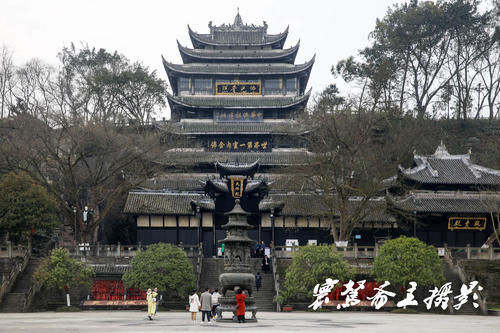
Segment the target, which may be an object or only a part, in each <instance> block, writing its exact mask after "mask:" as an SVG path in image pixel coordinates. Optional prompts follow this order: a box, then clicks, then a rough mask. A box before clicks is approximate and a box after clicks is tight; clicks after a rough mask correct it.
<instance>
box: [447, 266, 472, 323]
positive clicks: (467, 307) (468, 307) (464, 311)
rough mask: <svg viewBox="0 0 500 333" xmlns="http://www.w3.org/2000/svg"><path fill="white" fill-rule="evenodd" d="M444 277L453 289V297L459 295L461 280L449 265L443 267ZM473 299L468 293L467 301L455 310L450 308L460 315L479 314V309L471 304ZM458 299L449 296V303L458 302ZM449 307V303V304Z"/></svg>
mask: <svg viewBox="0 0 500 333" xmlns="http://www.w3.org/2000/svg"><path fill="white" fill-rule="evenodd" d="M444 277H445V280H446V282H451V286H452V290H453V294H452V295H453V297H454V296H458V295H460V288H461V287H462V280H461V279H460V276H459V275H458V274H457V273H456V272H455V271H454V270H453V269H452V268H451V267H450V266H449V265H445V269H444ZM468 282H470V281H468ZM473 302H474V300H473V299H472V294H471V295H469V299H468V301H467V303H465V304H463V305H462V307H461V308H460V309H459V310H455V309H454V308H453V309H452V311H453V313H454V314H460V315H479V314H481V309H480V308H479V307H478V308H474V306H473V305H472V304H473ZM458 303H459V300H458V299H455V298H452V297H450V304H452V305H455V304H458ZM450 307H451V305H450Z"/></svg>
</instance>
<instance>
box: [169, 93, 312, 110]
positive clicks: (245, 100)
mask: <svg viewBox="0 0 500 333" xmlns="http://www.w3.org/2000/svg"><path fill="white" fill-rule="evenodd" d="M309 96H310V91H309V92H308V93H307V94H306V95H304V96H253V97H247V96H239V97H233V96H172V95H170V94H168V95H167V98H168V101H169V103H171V104H178V105H183V106H186V107H196V108H205V109H210V108H214V107H217V108H228V109H238V108H276V107H281V108H286V107H292V106H295V105H302V104H304V105H305V104H306V103H307V100H308V99H309Z"/></svg>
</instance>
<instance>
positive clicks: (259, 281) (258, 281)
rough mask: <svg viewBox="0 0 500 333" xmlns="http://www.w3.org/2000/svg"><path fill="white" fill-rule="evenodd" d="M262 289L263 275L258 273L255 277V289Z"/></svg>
mask: <svg viewBox="0 0 500 333" xmlns="http://www.w3.org/2000/svg"><path fill="white" fill-rule="evenodd" d="M260 287H262V275H260V272H257V275H256V276H255V288H256V289H257V291H259V289H260Z"/></svg>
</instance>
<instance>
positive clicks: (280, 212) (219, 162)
mask: <svg viewBox="0 0 500 333" xmlns="http://www.w3.org/2000/svg"><path fill="white" fill-rule="evenodd" d="M208 26H209V32H208V33H206V34H201V33H197V32H195V31H193V30H191V28H188V33H189V36H190V38H191V42H192V47H193V48H189V47H185V46H183V45H181V44H179V43H178V49H179V52H180V54H181V57H182V60H183V64H173V63H170V62H168V61H167V60H166V59H163V58H162V60H163V65H164V67H165V71H166V75H167V76H168V79H169V82H170V87H171V89H172V92H171V94H169V95H168V102H169V106H170V110H171V120H170V121H168V122H161V123H158V124H157V126H158V127H159V130H160V131H163V133H165V134H168V135H175V136H176V137H177V138H179V139H180V140H179V144H178V146H176V147H175V148H172V149H168V150H166V151H165V152H164V153H163V154H162V155H161V156H160V157H159V158H157V159H156V160H155V162H157V163H160V164H161V165H162V167H163V170H164V172H163V173H162V174H158V175H157V176H156V177H154V178H152V179H149V180H148V181H146V182H145V183H144V184H142V186H141V187H139V188H136V189H134V190H132V191H130V193H129V195H128V198H127V201H126V204H125V208H124V212H125V213H127V214H129V215H131V216H133V217H134V218H135V220H136V223H137V238H138V239H137V240H138V241H139V242H141V243H142V244H151V243H157V242H167V243H174V244H179V243H182V244H186V245H197V244H200V243H203V252H204V254H205V255H206V256H215V255H217V254H218V253H220V252H219V251H220V246H219V241H220V240H222V239H224V238H225V237H226V230H225V229H224V228H223V225H224V224H226V223H227V221H228V218H227V216H225V215H224V214H225V213H227V212H229V211H231V209H233V207H234V205H235V200H234V197H232V196H231V195H228V194H221V193H226V192H228V191H230V190H233V189H232V188H228V184H229V183H222V182H221V179H222V177H226V176H230V177H229V178H230V179H233V178H234V179H236V178H237V177H239V176H241V175H245V177H246V178H245V179H247V180H246V181H248V182H249V183H248V184H247V183H246V184H245V185H246V186H247V190H249V191H250V193H253V192H252V190H253V189H252V186H260V187H259V188H261V189H263V190H262V191H265V193H266V198H265V199H264V200H262V201H260V203H258V204H257V203H256V201H255V202H254V201H252V200H251V198H250V199H249V200H244V201H242V203H241V204H242V208H243V209H244V210H245V211H246V212H248V213H249V215H248V217H247V219H248V224H250V225H251V226H252V227H253V228H252V229H250V230H249V231H248V235H249V237H250V238H251V239H253V240H255V241H258V242H260V241H264V242H265V243H266V244H267V245H269V244H270V242H271V241H273V242H274V244H275V245H291V244H298V245H306V244H310V243H313V244H314V243H318V244H319V243H331V242H333V239H332V236H331V235H330V228H331V225H332V222H331V221H330V220H329V218H328V216H329V209H328V207H325V205H324V204H323V202H324V201H322V200H319V196H320V194H319V192H318V190H317V189H315V188H311V185H310V183H308V182H306V181H303V180H301V179H300V177H297V176H292V172H291V171H290V170H291V169H292V168H294V167H297V166H304V165H308V164H309V163H310V162H311V159H312V158H313V157H314V155H313V154H312V153H311V152H309V151H308V150H307V148H306V147H307V136H308V133H310V132H311V131H312V129H311V128H308V127H307V126H306V125H304V124H303V123H301V122H300V121H299V119H300V115H301V114H303V113H304V111H305V108H306V105H307V102H308V99H309V97H310V90H308V89H307V82H308V79H309V75H310V73H311V69H312V66H313V64H314V56H313V57H311V60H309V61H307V62H305V63H303V64H295V58H296V55H297V52H298V50H299V43H296V44H295V45H294V46H292V47H289V48H285V41H286V38H287V35H288V27H287V28H286V29H285V30H284V31H283V32H282V33H278V34H268V32H267V29H268V27H267V24H266V22H264V23H263V25H261V26H255V25H248V24H244V23H243V20H242V18H241V16H240V14H239V13H238V14H237V15H236V17H235V19H234V22H233V23H232V24H223V25H220V26H216V25H213V24H212V23H211V22H210V23H209V25H208ZM414 161H415V165H414V166H413V167H411V168H409V169H404V168H402V167H401V168H400V169H399V171H398V173H397V175H396V176H395V177H393V178H391V179H389V180H388V181H387V182H386V184H388V185H387V186H388V187H387V195H386V194H385V193H384V191H382V190H381V193H380V196H379V197H377V198H373V199H372V200H370V203H369V204H368V205H367V209H368V210H369V212H367V214H366V216H365V217H364V218H363V219H362V221H361V222H360V223H358V224H357V225H356V226H355V227H354V230H353V233H352V239H350V241H351V242H357V243H358V245H373V244H374V243H375V242H379V241H383V240H384V239H388V238H394V237H397V236H399V235H401V234H405V235H409V236H413V235H415V236H418V237H419V238H421V239H422V240H424V241H426V242H428V243H431V244H435V245H443V244H444V243H447V244H448V245H449V246H453V245H455V246H462V245H465V244H471V245H475V246H481V245H482V244H483V243H484V242H486V241H487V239H488V237H489V236H490V235H491V223H489V222H488V221H490V220H488V208H487V207H486V206H485V204H484V203H485V202H486V201H485V200H486V199H485V198H483V196H484V193H485V191H486V192H487V191H490V190H492V191H493V190H496V191H498V189H499V188H500V171H496V170H491V169H488V168H484V167H481V166H478V165H475V164H473V163H471V161H470V156H469V155H450V154H449V153H448V152H447V151H446V148H445V147H444V145H440V146H439V147H438V149H437V150H436V153H435V154H433V155H431V156H419V155H415V159H414ZM231 177H233V178H231ZM235 177H236V178H235ZM234 179H233V180H234ZM231 183H232V180H231ZM263 183H265V184H266V185H265V186H262V184H263ZM252 184H253V185H252ZM259 184H260V185H259ZM248 186H250V187H248ZM215 190H217V191H215ZM255 191H256V192H255V193H254V194H252V195H256V196H259V197H262V193H260V192H259V191H257V190H255ZM214 193H218V194H216V195H215V194H214ZM221 195H222V197H220V196H221ZM216 196H217V197H216ZM492 196H493V197H495V196H494V195H490V196H489V197H488V198H491V197H492ZM495 198H496V199H494V200H498V197H495ZM499 202H500V201H496V204H497V207H498V203H499ZM352 203H353V205H355V204H356V198H353V200H352ZM334 220H335V219H334Z"/></svg>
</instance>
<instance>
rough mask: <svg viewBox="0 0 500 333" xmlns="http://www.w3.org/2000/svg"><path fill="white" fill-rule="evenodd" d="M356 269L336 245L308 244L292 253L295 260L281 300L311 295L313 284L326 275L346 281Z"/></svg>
mask: <svg viewBox="0 0 500 333" xmlns="http://www.w3.org/2000/svg"><path fill="white" fill-rule="evenodd" d="M352 276H353V272H352V270H351V268H350V266H349V263H348V262H347V261H346V260H345V259H344V258H343V256H342V253H340V252H338V251H337V249H336V248H335V246H334V245H308V246H304V247H301V248H299V249H298V251H297V252H295V253H294V254H293V260H292V264H291V265H290V266H289V267H288V269H287V270H286V275H285V282H284V284H283V289H282V290H281V291H280V295H279V296H278V297H276V299H275V300H276V301H277V302H278V303H286V302H287V301H290V300H302V299H310V298H311V297H312V294H313V289H314V286H315V285H316V284H318V283H324V282H325V279H327V278H331V279H337V280H339V281H346V280H349V279H351V278H352Z"/></svg>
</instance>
